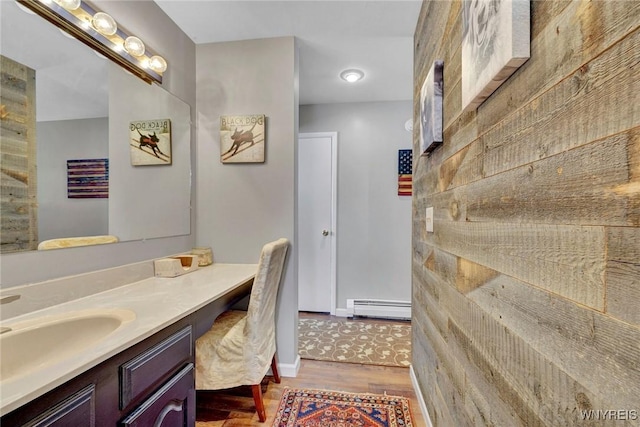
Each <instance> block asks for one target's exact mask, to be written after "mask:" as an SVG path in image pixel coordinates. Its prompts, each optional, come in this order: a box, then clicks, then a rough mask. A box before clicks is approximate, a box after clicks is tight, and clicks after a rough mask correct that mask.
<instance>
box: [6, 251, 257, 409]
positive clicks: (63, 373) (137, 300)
mask: <svg viewBox="0 0 640 427" xmlns="http://www.w3.org/2000/svg"><path fill="white" fill-rule="evenodd" d="M256 270H257V265H255V264H213V265H211V266H207V267H202V268H200V269H198V270H196V271H194V272H192V273H188V274H185V275H183V276H179V277H175V278H161V277H151V278H148V279H144V280H140V281H138V282H134V283H131V284H129V285H125V286H121V287H117V288H114V289H111V290H108V291H105V292H101V293H97V294H94V295H89V296H86V297H84V298H80V299H76V300H72V301H69V302H66V303H63V304H59V305H55V306H52V307H48V308H45V309H42V310H38V311H35V312H31V313H27V314H24V315H21V316H18V317H14V318H11V319H9V320H7V321H5V322H2V326H7V327H11V325H12V324H18V323H22V322H24V321H26V320H30V319H35V318H39V317H42V316H59V315H61V314H64V313H71V312H76V311H84V310H92V309H126V310H131V311H133V312H134V313H135V315H136V317H135V319H134V320H133V321H130V322H128V323H126V324H123V325H122V326H121V327H120V328H119V329H117V330H115V331H114V332H112V333H111V334H110V335H108V336H107V337H106V338H105V339H103V340H102V341H100V342H98V343H97V344H95V345H93V346H91V347H89V348H88V349H87V350H84V351H80V352H78V353H77V354H75V355H73V356H71V357H68V358H66V359H63V360H61V361H59V362H57V363H55V364H53V365H50V366H46V367H45V368H40V369H37V368H35V369H34V370H33V371H32V372H30V373H28V374H25V375H21V376H18V377H13V378H9V379H7V380H5V381H2V382H0V414H2V415H4V414H7V413H9V412H10V411H12V410H14V409H16V408H18V407H20V406H22V405H23V404H25V403H27V402H29V401H31V400H33V399H35V398H37V397H39V396H41V395H43V394H44V393H46V392H48V391H50V390H52V389H54V388H55V387H57V386H59V385H61V384H64V383H65V382H67V381H69V380H70V379H72V378H74V377H76V376H78V375H79V374H81V373H83V372H85V371H87V370H88V369H90V368H92V367H94V366H96V365H98V364H99V363H101V362H103V361H105V360H107V359H109V358H110V357H112V356H114V355H116V354H118V353H119V352H121V351H123V350H125V349H127V348H129V347H131V346H132V345H134V344H137V343H138V342H141V341H142V340H144V339H145V338H148V337H150V336H151V335H153V334H155V333H156V332H158V331H160V330H162V329H164V328H165V327H167V326H169V325H171V324H173V323H175V322H177V321H178V320H180V319H182V318H184V317H185V316H187V315H189V314H191V313H193V312H195V311H197V310H199V309H200V308H202V307H204V306H206V305H207V304H209V303H211V302H213V301H215V300H216V299H218V298H219V297H221V296H223V295H225V294H227V293H228V292H230V291H232V290H234V289H236V288H238V287H239V286H241V285H243V284H245V283H246V282H247V281H249V280H251V279H252V278H253V277H254V275H255V273H256Z"/></svg>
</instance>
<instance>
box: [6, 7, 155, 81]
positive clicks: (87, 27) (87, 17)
mask: <svg viewBox="0 0 640 427" xmlns="http://www.w3.org/2000/svg"><path fill="white" fill-rule="evenodd" d="M16 1H17V2H18V4H19V5H22V6H25V7H27V8H28V9H30V10H32V11H34V12H35V13H37V14H38V15H40V16H41V17H43V18H44V19H46V20H47V21H49V22H51V23H52V24H54V25H55V26H57V27H58V28H60V29H62V30H64V31H65V32H67V33H69V34H71V35H72V36H73V37H75V38H77V39H78V40H80V41H81V42H83V43H84V44H86V45H88V46H89V47H91V48H93V49H94V50H95V51H96V52H97V53H100V54H102V55H104V56H106V57H107V58H109V59H111V60H112V61H114V62H116V63H117V64H118V65H120V66H122V67H123V68H124V69H125V70H127V71H129V72H131V73H132V74H134V75H135V76H138V77H140V78H141V79H142V80H144V81H146V82H147V83H152V82H154V81H155V82H158V83H162V73H164V72H165V71H166V69H167V61H166V60H165V59H164V58H162V57H161V56H159V55H157V54H156V53H155V52H153V51H150V50H149V48H147V47H146V46H145V45H144V42H143V41H142V40H140V39H139V38H138V37H136V36H133V35H131V34H128V33H127V32H126V31H125V30H124V29H123V28H121V27H120V28H119V26H118V24H117V23H116V21H115V20H114V19H113V18H112V17H111V16H110V15H108V14H107V13H105V12H101V11H99V10H96V9H94V8H93V6H91V5H89V4H88V3H86V2H84V1H82V0H16Z"/></svg>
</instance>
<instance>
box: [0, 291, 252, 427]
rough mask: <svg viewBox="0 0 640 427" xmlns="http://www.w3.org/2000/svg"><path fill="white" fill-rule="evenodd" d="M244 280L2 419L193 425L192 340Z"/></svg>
mask: <svg viewBox="0 0 640 427" xmlns="http://www.w3.org/2000/svg"><path fill="white" fill-rule="evenodd" d="M251 285H252V282H251V281H249V282H246V283H245V284H243V285H242V286H240V287H237V288H236V289H234V290H233V291H230V292H229V293H227V294H225V295H223V296H221V297H219V298H218V299H216V300H215V301H213V302H211V303H209V304H207V305H206V306H204V307H202V308H200V309H199V310H197V311H196V312H194V313H191V314H189V315H187V316H186V317H184V318H182V319H180V320H178V321H177V322H176V323H174V324H172V325H170V326H167V327H166V328H164V329H163V330H161V331H159V332H157V333H155V334H154V335H152V336H150V337H149V338H146V339H145V340H143V341H141V342H139V343H137V344H134V345H133V346H131V347H129V348H127V349H126V350H124V351H122V352H120V353H118V354H117V355H115V356H113V357H111V358H110V359H108V360H106V361H104V362H102V363H100V364H99V365H97V366H95V367H93V368H91V369H89V370H88V371H86V372H84V373H82V374H80V375H78V376H77V377H75V378H74V379H72V380H70V381H68V382H66V383H64V384H62V385H60V386H58V387H57V388H55V389H54V390H52V391H50V392H48V393H46V394H44V395H42V396H40V397H38V398H36V399H35V400H33V401H31V402H29V403H27V404H25V405H23V406H21V407H19V408H17V409H15V410H14V411H12V412H10V413H8V414H6V415H4V416H3V417H2V419H0V425H1V426H2V427H19V426H30V427H32V426H38V427H41V426H42V427H44V426H56V427H85V426H92V427H93V426H97V427H101V426H108V427H129V426H140V427H142V426H144V427H147V426H149V427H151V426H158V427H181V426H187V427H193V426H195V380H194V363H195V357H194V351H195V340H196V339H197V338H198V337H199V336H201V335H202V334H203V333H205V332H206V331H207V330H208V329H209V328H210V327H211V325H212V324H213V321H214V319H215V318H216V317H217V316H218V315H219V314H220V313H222V312H223V311H224V310H226V309H228V308H229V307H230V306H232V305H233V304H234V303H236V302H237V301H238V300H240V299H241V298H242V297H244V296H246V295H248V294H249V292H250V291H251Z"/></svg>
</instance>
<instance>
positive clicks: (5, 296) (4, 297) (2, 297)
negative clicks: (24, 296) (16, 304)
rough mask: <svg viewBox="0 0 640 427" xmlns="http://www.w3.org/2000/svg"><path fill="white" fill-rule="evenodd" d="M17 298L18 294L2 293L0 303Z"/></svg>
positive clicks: (6, 302)
mask: <svg viewBox="0 0 640 427" xmlns="http://www.w3.org/2000/svg"><path fill="white" fill-rule="evenodd" d="M17 299H20V295H2V296H0V304H8V303H10V302H13V301H15V300H17Z"/></svg>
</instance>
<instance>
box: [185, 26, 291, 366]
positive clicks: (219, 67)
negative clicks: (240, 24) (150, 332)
mask: <svg viewBox="0 0 640 427" xmlns="http://www.w3.org/2000/svg"><path fill="white" fill-rule="evenodd" d="M196 57H197V60H196V63H197V65H196V76H197V87H198V95H197V100H196V105H197V120H198V143H197V167H196V170H197V176H196V182H197V193H196V217H197V222H196V228H197V230H198V233H197V239H196V243H197V244H198V246H211V247H212V248H213V257H214V262H240V263H243V262H252V263H255V262H257V261H258V257H259V255H260V250H261V248H262V246H263V245H264V244H265V243H267V242H269V241H272V240H275V239H277V238H279V237H286V238H288V239H289V240H291V242H292V244H294V243H295V242H294V220H295V212H294V211H295V206H294V203H295V200H294V194H295V188H294V181H295V141H296V129H297V123H296V117H297V109H298V99H297V90H296V78H297V75H296V70H297V65H296V61H297V55H296V50H295V40H294V39H293V37H282V38H274V39H262V40H248V41H237V42H227V43H211V44H202V45H198V46H197V50H196ZM253 114H264V115H265V116H266V142H265V162H264V163H251V164H222V163H221V162H220V116H224V115H253ZM294 253H295V245H292V247H291V248H290V252H289V261H288V265H287V269H286V273H285V277H284V282H283V283H282V287H281V288H280V293H279V297H278V312H277V315H276V321H277V331H278V332H277V340H278V357H279V360H280V363H282V364H293V363H294V362H295V361H296V359H297V353H298V351H297V320H298V319H297V304H298V303H297V301H298V293H297V279H296V277H295V276H296V274H297V273H296V268H295V266H296V259H295V257H294V256H293V255H294Z"/></svg>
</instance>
